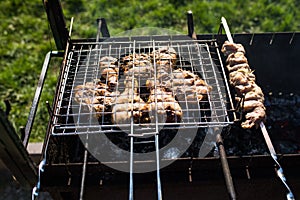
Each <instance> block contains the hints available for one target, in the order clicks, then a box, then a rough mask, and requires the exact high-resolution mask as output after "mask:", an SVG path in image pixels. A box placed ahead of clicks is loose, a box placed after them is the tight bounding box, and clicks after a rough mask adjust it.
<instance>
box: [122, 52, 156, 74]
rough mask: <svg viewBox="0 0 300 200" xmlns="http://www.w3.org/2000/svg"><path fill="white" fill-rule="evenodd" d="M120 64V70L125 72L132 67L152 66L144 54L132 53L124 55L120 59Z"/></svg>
mask: <svg viewBox="0 0 300 200" xmlns="http://www.w3.org/2000/svg"><path fill="white" fill-rule="evenodd" d="M120 63H121V68H122V70H123V71H125V72H126V71H128V70H129V69H131V68H132V67H134V66H139V67H144V66H151V65H152V64H151V59H150V57H149V55H148V54H145V53H140V54H138V53H133V54H129V55H126V56H124V57H122V58H121V60H120Z"/></svg>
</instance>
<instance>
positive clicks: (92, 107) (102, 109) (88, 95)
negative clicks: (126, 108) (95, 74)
mask: <svg viewBox="0 0 300 200" xmlns="http://www.w3.org/2000/svg"><path fill="white" fill-rule="evenodd" d="M74 91H75V98H74V99H75V101H76V102H77V103H79V104H81V105H83V106H84V107H83V109H85V108H88V110H89V111H91V112H92V113H93V114H94V116H95V117H97V118H99V117H101V116H102V115H103V114H107V113H106V112H108V111H109V110H110V107H111V105H112V103H113V102H114V101H115V98H116V96H117V95H118V92H110V91H109V90H108V86H107V85H106V84H104V83H101V82H99V81H98V82H87V83H86V84H84V85H78V86H76V87H75V88H74Z"/></svg>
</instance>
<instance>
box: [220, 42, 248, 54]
mask: <svg viewBox="0 0 300 200" xmlns="http://www.w3.org/2000/svg"><path fill="white" fill-rule="evenodd" d="M222 52H223V53H224V55H225V56H228V55H229V54H232V53H236V52H242V53H243V54H245V49H244V47H243V45H241V44H235V43H231V42H229V41H225V43H224V45H223V47H222Z"/></svg>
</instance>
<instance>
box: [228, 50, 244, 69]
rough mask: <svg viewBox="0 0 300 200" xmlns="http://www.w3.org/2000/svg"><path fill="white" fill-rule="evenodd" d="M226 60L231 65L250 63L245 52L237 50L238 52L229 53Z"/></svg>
mask: <svg viewBox="0 0 300 200" xmlns="http://www.w3.org/2000/svg"><path fill="white" fill-rule="evenodd" d="M226 62H227V63H228V64H229V65H230V66H234V65H238V64H245V63H248V61H247V58H246V57H245V55H244V53H243V52H236V53H232V54H229V56H228V57H227V60H226Z"/></svg>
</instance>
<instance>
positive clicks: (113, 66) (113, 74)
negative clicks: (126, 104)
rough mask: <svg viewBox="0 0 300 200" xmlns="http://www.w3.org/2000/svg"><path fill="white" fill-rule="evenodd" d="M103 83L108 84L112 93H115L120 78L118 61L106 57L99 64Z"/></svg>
mask: <svg viewBox="0 0 300 200" xmlns="http://www.w3.org/2000/svg"><path fill="white" fill-rule="evenodd" d="M99 67H100V73H101V81H102V82H103V83H105V84H107V86H108V89H109V90H110V91H114V90H115V88H116V86H117V84H118V78H119V68H118V63H117V59H116V58H113V57H110V56H105V57H102V58H101V59H100V62H99Z"/></svg>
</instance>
